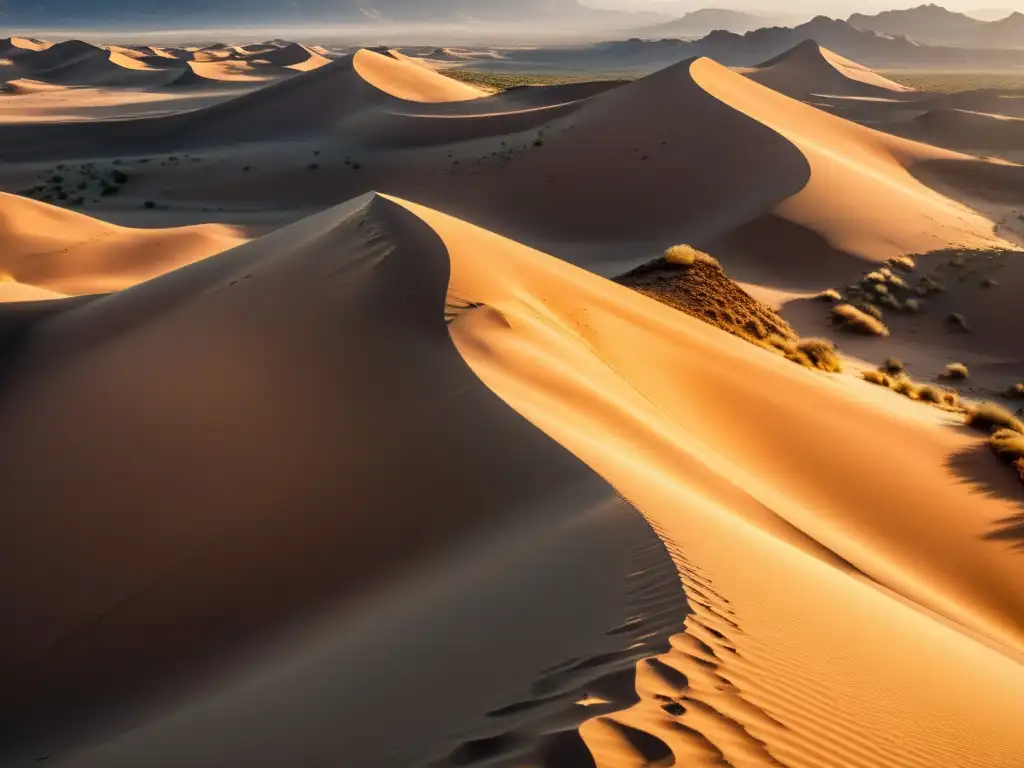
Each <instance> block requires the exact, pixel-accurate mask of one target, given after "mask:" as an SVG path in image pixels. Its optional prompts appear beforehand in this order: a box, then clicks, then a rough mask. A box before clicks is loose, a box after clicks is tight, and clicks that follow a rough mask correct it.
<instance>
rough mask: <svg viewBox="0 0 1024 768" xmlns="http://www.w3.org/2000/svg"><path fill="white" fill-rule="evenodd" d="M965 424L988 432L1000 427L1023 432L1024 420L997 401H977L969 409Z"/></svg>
mask: <svg viewBox="0 0 1024 768" xmlns="http://www.w3.org/2000/svg"><path fill="white" fill-rule="evenodd" d="M966 424H967V426H969V427H971V428H972V429H976V430H978V431H979V432H988V433H989V434H991V433H993V432H995V431H998V430H1001V429H1008V430H1011V431H1013V432H1019V433H1021V434H1024V422H1022V421H1021V420H1020V419H1018V418H1017V417H1016V416H1014V415H1013V414H1012V413H1010V411H1008V410H1007V409H1006V408H1003V406H1001V405H999V404H998V403H979V404H978V405H976V406H974V407H973V408H971V409H969V410H968V411H967V421H966Z"/></svg>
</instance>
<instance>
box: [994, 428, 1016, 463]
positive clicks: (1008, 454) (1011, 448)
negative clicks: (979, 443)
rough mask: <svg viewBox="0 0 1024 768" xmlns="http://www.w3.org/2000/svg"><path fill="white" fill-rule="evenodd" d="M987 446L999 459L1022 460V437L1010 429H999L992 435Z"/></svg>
mask: <svg viewBox="0 0 1024 768" xmlns="http://www.w3.org/2000/svg"><path fill="white" fill-rule="evenodd" d="M989 445H991V446H992V451H993V452H994V453H995V454H996V455H997V456H999V457H1000V458H1004V459H1010V460H1013V461H1016V460H1018V459H1024V435H1022V434H1021V433H1020V432H1014V431H1013V430H1012V429H1000V430H998V431H997V432H995V433H994V434H993V435H992V438H991V440H990V441H989Z"/></svg>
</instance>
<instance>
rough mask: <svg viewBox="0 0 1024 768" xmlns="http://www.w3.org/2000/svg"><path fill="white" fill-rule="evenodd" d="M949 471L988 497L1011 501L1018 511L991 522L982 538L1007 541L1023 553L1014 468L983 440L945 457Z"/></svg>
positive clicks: (1020, 497)
mask: <svg viewBox="0 0 1024 768" xmlns="http://www.w3.org/2000/svg"><path fill="white" fill-rule="evenodd" d="M946 467H947V468H948V469H949V470H950V473H951V474H953V475H955V476H956V477H957V478H959V479H960V480H962V481H963V482H964V483H966V484H967V485H969V486H970V488H971V490H972V491H974V492H976V493H979V494H982V495H984V496H986V497H988V498H992V499H996V500H999V501H1005V502H1009V503H1011V504H1013V505H1014V506H1015V507H1016V508H1017V511H1016V512H1015V513H1014V514H1012V515H1010V516H1009V517H1004V518H1001V519H998V520H994V521H993V522H992V528H991V530H989V531H987V532H986V533H985V534H984V535H983V536H982V538H983V539H985V540H987V541H995V542H1002V543H1005V544H1008V545H1009V546H1010V548H1011V549H1014V550H1016V551H1018V552H1020V553H1021V554H1024V487H1022V486H1021V483H1020V481H1019V480H1018V479H1017V478H1016V476H1015V474H1014V472H1013V471H1012V470H1010V469H1008V468H1007V467H1006V466H1005V465H1004V464H1002V463H1000V461H999V460H998V459H997V458H996V457H995V456H994V455H993V454H992V452H991V451H990V450H989V449H988V447H987V446H986V445H984V444H978V445H973V446H971V447H969V448H967V449H965V450H962V451H959V452H957V453H954V454H953V455H951V456H950V457H949V458H948V459H947V460H946Z"/></svg>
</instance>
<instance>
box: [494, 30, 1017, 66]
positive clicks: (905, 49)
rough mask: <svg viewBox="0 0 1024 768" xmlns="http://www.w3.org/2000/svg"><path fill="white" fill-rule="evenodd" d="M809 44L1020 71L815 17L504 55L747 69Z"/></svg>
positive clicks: (549, 62)
mask: <svg viewBox="0 0 1024 768" xmlns="http://www.w3.org/2000/svg"><path fill="white" fill-rule="evenodd" d="M807 41H814V42H816V43H818V44H819V45H821V46H823V47H825V48H828V49H829V50H832V51H835V52H836V53H838V54H839V55H841V56H843V57H846V58H848V59H852V60H854V61H857V62H859V63H861V64H864V65H866V66H869V67H872V68H875V69H943V70H951V69H989V68H999V69H1004V68H1006V69H1008V68H1019V67H1024V49H1012V48H1002V49H981V48H962V47H953V46H934V45H925V44H922V43H918V42H915V41H913V40H910V39H908V38H907V37H903V36H894V35H883V34H878V33H876V32H871V31H867V30H863V29H858V28H857V27H855V26H853V25H852V24H850V23H849V22H846V21H842V20H839V19H830V18H828V17H825V16H818V17H816V18H814V19H812V20H811V21H809V22H807V23H806V24H800V25H798V26H796V27H792V28H790V27H765V28H761V29H757V30H753V31H751V32H746V33H744V34H736V33H734V32H727V31H724V30H717V31H714V32H712V33H710V34H709V35H706V36H704V37H702V38H700V39H699V40H678V39H664V40H644V39H640V38H632V39H629V40H619V41H614V42H607V43H600V44H597V45H593V46H588V47H586V48H573V49H560V50H559V49H544V48H541V49H537V50H535V51H523V52H520V53H516V54H515V55H514V56H510V57H509V61H508V62H507V63H506V64H496V65H494V67H491V68H506V69H507V68H510V67H511V68H514V67H516V66H521V65H522V64H524V63H526V64H528V65H529V66H531V67H533V68H538V69H539V68H545V69H547V68H550V69H553V70H554V69H559V68H565V67H574V68H580V69H584V68H602V69H606V70H611V71H615V70H618V71H633V70H636V71H640V70H650V69H654V68H657V67H661V66H665V65H668V64H671V63H674V62H677V61H681V60H683V59H687V58H692V57H695V56H708V57H710V58H713V59H715V60H716V61H718V62H720V63H722V64H726V65H728V66H753V65H756V64H760V63H761V62H763V61H766V60H768V59H771V58H774V57H776V56H779V55H780V54H782V53H785V52H786V51H788V50H790V49H792V48H795V47H796V46H798V45H800V44H801V43H805V42H807Z"/></svg>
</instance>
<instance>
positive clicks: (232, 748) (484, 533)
mask: <svg viewBox="0 0 1024 768" xmlns="http://www.w3.org/2000/svg"><path fill="white" fill-rule="evenodd" d="M29 311H30V312H38V311H39V310H38V309H36V308H35V307H30V308H29ZM4 318H5V316H2V315H0V320H3V319H4ZM6 320H7V322H17V323H19V325H18V328H19V331H18V334H19V335H18V340H19V346H18V350H19V352H18V356H17V358H15V360H14V363H13V365H14V368H13V371H14V372H16V374H17V375H16V376H15V377H12V378H11V380H10V383H9V384H8V386H7V387H6V388H5V392H4V397H3V400H2V403H0V407H2V408H3V411H4V413H5V425H6V426H5V429H4V431H3V432H2V433H0V456H2V458H3V461H0V468H2V469H0V476H2V479H3V483H4V486H5V488H6V489H7V494H8V496H9V497H11V498H16V499H18V501H19V503H18V505H17V507H16V508H15V509H14V510H12V512H11V513H9V514H8V516H7V523H6V533H5V535H6V536H7V539H8V541H9V542H11V545H12V552H14V553H16V554H17V557H15V558H13V559H9V560H5V561H4V562H3V564H2V565H0V568H2V569H3V575H4V578H3V579H2V580H0V584H3V585H4V587H3V601H4V602H3V605H4V610H5V615H6V616H8V620H9V621H10V622H12V627H13V631H10V632H8V633H6V634H5V636H4V639H3V641H2V643H3V651H4V653H3V657H2V658H3V659H4V663H5V665H7V668H8V669H11V670H13V671H12V672H11V673H9V674H8V675H7V676H6V677H5V682H4V684H3V686H2V687H0V691H2V694H0V695H2V698H3V700H4V701H5V702H11V706H10V707H9V709H10V711H13V712H15V716H14V718H13V719H8V720H6V721H5V722H4V725H3V728H4V738H3V739H2V740H0V743H2V744H4V745H5V750H6V751H5V755H6V756H8V757H14V756H16V757H18V758H20V759H23V760H25V761H31V760H34V759H39V758H41V757H47V758H49V759H50V760H52V761H54V762H55V763H57V764H59V765H66V766H75V767H76V768H79V767H80V768H86V767H91V766H103V767H104V768H118V766H128V765H137V764H138V762H139V760H140V759H143V758H144V759H145V760H146V762H147V765H152V766H155V767H156V768H172V767H173V768H178V767H179V766H186V765H189V766H194V765H216V764H224V763H232V762H238V761H244V762H249V761H251V760H255V759H257V758H258V759H259V760H260V761H261V762H263V763H264V764H267V765H284V764H287V765H293V766H305V765H316V764H322V763H323V761H324V760H325V759H326V760H333V759H335V758H337V759H344V760H346V761H351V762H353V763H358V764H361V765H362V764H375V765H380V766H385V767H386V766H401V765H407V764H410V763H414V762H423V761H427V762H429V763H431V764H436V765H440V766H456V765H467V764H476V763H478V762H482V761H485V760H491V761H501V760H503V759H504V760H507V761H510V760H514V759H518V760H519V761H520V762H526V763H527V764H531V765H540V766H545V768H556V766H559V767H560V766H565V765H567V764H573V765H575V764H587V765H596V766H601V767H602V768H604V767H605V766H608V767H609V768H612V767H615V766H625V765H641V764H645V763H647V764H651V763H653V764H657V763H658V761H661V762H662V763H664V764H669V761H672V762H674V764H694V765H701V764H715V761H717V762H718V764H722V763H725V762H727V763H729V764H733V765H750V766H759V765H765V766H769V765H770V766H777V765H779V764H783V765H787V766H794V767H795V768H803V767H804V766H806V767H807V768H810V767H811V766H836V767H837V768H839V767H840V766H842V767H844V768H850V767H853V768H857V767H858V766H865V768H866V767H867V766H872V767H875V766H893V768H897V767H898V768H904V767H905V766H910V765H921V766H926V765H938V764H942V765H947V766H965V767H967V766H977V765H979V764H980V765H985V766H987V767H988V766H991V767H992V768H1003V767H1005V768H1014V767H1015V765H1016V762H1015V761H1017V760H1018V758H1019V755H1020V754H1021V750H1022V749H1024V741H1022V738H1024V737H1022V736H1021V735H1020V733H1019V729H1017V728H1015V727H1014V725H1015V724H1016V722H1018V721H1019V720H1020V719H1021V717H1024V708H1022V707H1024V672H1022V669H1024V667H1022V665H1021V659H1022V655H1021V654H1022V651H1024V602H1022V599H1024V598H1022V595H1024V592H1022V591H1021V590H1020V589H1019V584H1020V578H1021V572H1020V560H1019V558H1020V555H1019V553H1018V552H1016V551H1014V550H1013V549H1012V548H1011V547H1009V546H1008V542H1007V541H1003V540H1000V539H999V538H997V537H996V538H994V537H992V535H991V534H992V533H993V527H994V526H997V525H998V521H1000V520H1006V519H1008V518H1011V517H1012V516H1013V515H1014V514H1016V511H1017V510H1018V504H1017V502H1015V501H1013V500H1012V499H1013V498H1014V497H1013V496H1012V495H1011V494H1013V493H1016V492H1017V491H1014V490H1012V479H1011V478H1010V477H1009V475H1008V474H1007V473H1005V471H1003V470H1002V468H1000V467H999V466H998V465H997V464H996V463H995V462H994V460H993V459H992V458H991V456H988V455H986V454H985V453H983V452H982V451H983V450H984V449H982V448H981V446H980V445H979V439H978V438H977V437H974V436H972V435H970V434H967V433H965V432H964V431H962V430H961V429H958V428H956V427H954V426H953V425H952V422H951V421H950V420H949V419H948V417H945V416H943V415H942V414H941V413H940V412H938V411H935V410H930V409H928V408H925V407H923V406H920V405H917V404H914V403H911V402H909V401H907V400H904V399H901V398H897V397H895V396H893V395H891V393H887V392H883V391H881V390H878V389H877V388H872V387H870V386H869V385H867V384H865V383H863V382H857V381H855V380H852V379H845V380H840V379H836V378H832V377H827V376H825V375H824V374H821V373H816V372H812V371H808V370H806V369H803V368H800V367H798V366H795V365H793V364H791V363H789V362H787V361H784V360H782V359H781V358H779V357H776V356H773V355H771V354H770V353H768V352H765V351H764V350H761V349H758V348H756V347H754V346H752V345H750V344H747V343H745V342H742V341H740V340H738V339H735V338H733V337H730V336H728V335H727V334H724V333H723V332H721V331H718V330H717V329H715V328H712V327H710V326H708V325H705V324H703V323H701V322H699V321H697V320H695V319H693V318H690V317H688V316H685V315H683V314H682V313H679V312H676V311H674V310H671V309H669V308H667V307H665V306H663V305H660V304H658V303H656V302H654V301H652V300H651V299H648V298H646V297H644V296H641V295H639V294H637V293H634V292H632V291H630V290H628V289H626V288H624V287H621V286H618V285H615V284H613V283H612V282H610V281H608V280H605V279H603V278H601V277H598V276H596V275H593V274H590V273H588V272H585V271H583V270H580V269H578V268H575V267H573V266H571V265H569V264H566V263H565V262H562V261H560V260H557V259H554V258H552V257H549V256H546V255H544V254H542V253H539V252H536V251H533V250H530V249H528V248H525V247H523V246H521V245H519V244H517V243H514V242H512V241H509V240H506V239H504V238H501V237H499V236H497V235H494V234H491V233H488V232H486V231H483V230H480V229H478V228H476V227H474V226H471V225H469V224H466V223H464V222H462V221H459V220H457V219H453V218H451V217H448V216H446V215H443V214H440V213H437V212H435V211H433V210H430V209H427V208H423V207H421V206H419V205H416V204H413V203H409V202H406V201H403V200H400V199H396V198H392V197H382V196H375V197H369V198H362V199H359V200H355V201H352V202H351V203H348V204H346V205H343V206H341V207H339V208H335V209H331V210H328V211H325V212H323V213H321V214H319V215H316V216H314V217H312V218H309V219H307V220H304V221H302V222H299V223H297V224H295V225H292V226H291V227H287V228H284V229H281V230H278V231H277V232H275V233H273V234H271V235H268V236H266V237H264V238H262V239H260V240H258V241H255V242H253V243H249V244H247V245H245V246H242V247H240V248H237V249H234V250H232V251H229V252H227V253H224V254H221V255H219V256H215V257H212V258H210V259H207V260H205V261H203V262H200V263H198V264H195V265H192V266H190V267H187V268H185V269H182V270H179V271H176V272H174V273H171V274H169V275H166V276H164V277H161V278H158V279H155V280H153V281H150V282H148V283H145V284H143V285H139V286H137V287H135V288H130V289H128V290H125V291H123V292H121V293H119V294H116V295H114V296H110V297H106V298H99V299H94V300H90V301H88V302H87V303H85V304H78V305H74V304H72V305H69V306H68V307H67V308H66V309H63V308H62V307H61V306H60V305H59V304H58V305H57V306H56V307H54V308H53V309H51V314H49V315H43V316H36V315H30V316H29V317H28V318H25V317H21V318H18V317H15V316H12V315H8V316H6ZM446 322H447V323H448V325H447V332H446V325H445V324H446ZM449 334H450V337H449ZM371 341H372V344H371V343H368V342H371ZM256 371H258V372H259V375H253V373H254V372H256ZM121 381H124V382H130V386H125V387H121V386H119V385H117V384H112V382H121ZM168 381H173V382H174V386H173V387H170V388H168V387H167V382H168ZM488 390H491V391H488ZM154 392H159V393H160V398H161V401H160V407H159V408H154V407H153V406H152V401H151V397H152V393H154ZM299 392H301V393H302V394H301V396H297V395H298V393H299ZM339 393H341V394H342V396H339ZM495 395H497V397H495ZM498 398H500V400H499V399H498ZM522 417H525V420H524V418H522ZM531 424H532V426H531ZM68 429H72V430H73V434H74V435H75V439H74V440H73V441H67V440H60V439H58V435H66V434H67V431H68ZM542 433H546V436H545V434H542ZM197 434H203V435H207V436H208V437H207V439H204V440H197V439H196V435H197ZM595 435H600V436H601V439H600V440H595V439H594V436H595ZM150 436H152V437H150ZM157 436H159V437H157ZM483 436H486V439H481V438H482V437H483ZM840 437H841V438H842V439H841V440H840V439H839V438H840ZM559 444H560V445H559ZM566 449H567V450H566ZM43 451H45V452H46V455H47V464H46V469H45V471H46V472H47V473H50V472H52V471H53V470H54V469H55V468H60V469H61V477H62V482H61V483H59V484H58V483H48V482H44V481H42V476H41V473H42V472H44V469H43V468H41V467H40V464H39V463H38V462H37V461H34V460H33V459H32V457H34V456H37V455H39V454H40V453H41V452H43ZM570 454H575V457H573V456H572V455H570ZM975 454H977V456H975ZM824 457H827V458H824ZM975 459H976V460H975ZM588 467H589V469H588ZM809 467H813V469H814V471H808V468H809ZM282 468H287V471H285V472H282ZM399 473H400V474H399ZM595 473H596V474H595ZM598 475H599V476H600V478H599V477H598ZM48 476H49V475H48ZM399 476H400V477H401V478H402V482H395V481H394V480H395V478H396V477H399ZM906 477H914V478H915V482H914V483H913V484H906V483H902V482H900V481H899V480H898V478H906ZM601 478H603V480H602V479H601ZM978 482H984V483H985V484H986V485H987V486H988V487H989V488H990V489H991V492H990V493H986V494H981V493H977V492H975V490H974V486H973V484H974V483H978ZM612 489H614V491H617V492H618V493H619V494H621V495H622V497H624V498H625V499H628V500H629V502H630V504H631V505H633V506H630V505H629V504H625V503H623V502H622V501H620V500H617V499H616V496H615V493H614V492H613V490H612ZM633 507H635V508H636V509H638V510H639V511H640V512H641V513H642V514H643V517H644V518H646V521H647V522H646V523H645V522H644V521H643V519H641V518H640V517H639V516H638V515H637V514H636V512H635V511H634V510H633ZM139 509H146V510H147V511H148V514H146V515H140V514H138V510H139ZM424 510H431V511H432V514H429V515H427V514H424ZM648 524H649V526H650V527H648ZM652 530H653V532H655V533H656V534H657V538H655V537H654V536H653V535H652ZM399 532H400V535H396V534H398V533H399ZM83 543H88V545H89V546H85V547H83ZM340 554H344V557H339V555H340ZM185 563H187V566H186V565H185ZM396 563H397V564H399V566H398V567H396ZM268 564H271V565H269V566H268ZM421 565H422V566H423V567H424V568H425V569H424V570H416V568H417V567H418V566H421ZM427 565H430V566H431V567H429V568H426V566H427ZM27 569H30V570H31V574H33V576H32V578H26V576H27V574H28V570H27ZM41 574H44V575H41ZM105 574H116V578H101V576H102V575H105ZM227 574H230V576H229V577H228V576H227ZM388 577H390V581H385V579H386V578H388ZM636 579H640V581H639V582H636V581H635V580H636ZM15 585H17V586H15ZM532 585H536V586H535V587H533V586H532ZM373 586H376V587H381V588H383V587H385V586H387V589H386V590H385V591H382V592H379V593H378V592H370V591H368V590H370V589H371V587H373ZM680 586H682V588H683V589H680ZM683 590H685V593H686V597H685V598H684V597H683V595H682V592H683ZM359 594H363V595H371V594H372V595H373V596H374V597H373V599H372V605H361V604H359V603H353V602H352V600H353V598H354V597H356V596H357V595H359ZM196 595H201V596H202V599H201V600H196V599H194V598H195V596H196ZM570 605H571V606H572V609H571V610H567V606H570ZM487 606H490V607H489V608H488V607H487ZM343 608H344V609H345V611H346V613H345V614H342V616H340V617H339V616H336V614H337V612H338V611H339V610H341V609H343ZM499 608H500V609H499ZM346 615H347V618H346ZM324 622H326V624H325V623H324ZM72 627H77V628H78V629H77V631H75V632H74V633H73V634H71V635H68V634H67V633H68V631H69V630H70V629H71V628H72ZM59 637H64V638H65V639H64V640H63V641H62V642H61V643H60V644H59V646H57V648H56V649H55V650H52V651H50V652H49V653H42V649H44V648H48V647H51V646H52V644H53V642H54V639H55V638H59ZM143 637H144V638H147V640H146V642H135V641H133V640H132V639H133V638H143ZM271 640H273V642H272V643H270V641H271ZM638 642H639V643H640V644H639V645H637V643H638ZM268 643H269V645H268ZM499 658H500V659H501V663H500V664H497V665H495V663H494V660H496V659H499ZM114 659H116V664H115V663H113V662H114ZM228 659H233V660H234V663H233V664H232V665H231V666H230V667H226V666H224V665H225V663H226V661H227V660H228ZM951 659H955V660H956V661H955V663H951V661H950V660H951ZM27 660H31V661H32V663H31V664H25V663H24V662H25V661H27ZM56 680H59V681H60V682H61V685H62V688H63V690H64V691H65V694H64V695H63V696H62V697H61V698H60V699H59V700H58V701H55V700H54V698H53V697H52V696H50V695H45V696H44V695H42V694H41V693H40V692H41V691H47V690H52V687H53V685H54V681H56ZM197 680H202V681H203V682H202V685H197V684H194V683H195V682H196V681H197ZM342 681H344V684H341V683H342ZM172 683H175V684H176V685H172ZM370 691H373V692H374V695H367V694H368V693H369V692H370ZM837 691H841V692H842V695H838V694H837ZM951 691H954V692H955V695H951V693H950V692H951ZM422 697H426V698H422ZM421 700H429V703H430V706H429V707H425V708H424V711H423V712H422V713H420V714H419V715H418V716H417V717H416V718H412V719H411V720H410V718H409V717H408V712H406V711H405V710H404V708H402V707H397V708H396V706H395V703H396V701H421ZM578 701H585V702H587V704H586V705H580V704H577V703H575V702H578ZM13 702H17V704H18V706H17V707H16V708H15V707H14V706H13ZM128 702H131V707H132V709H133V710H134V711H131V712H130V711H127V706H128V704H127V703H128ZM824 702H827V705H825V704H824ZM287 713H291V714H290V715H287ZM339 713H343V714H344V716H345V718H346V723H347V724H348V725H350V726H352V727H346V728H338V727H337V718H338V716H339ZM399 723H404V724H405V727H404V729H403V732H402V733H403V737H402V738H401V739H398V740H389V739H388V738H387V737H388V736H389V735H390V734H392V733H393V732H394V731H393V729H394V728H396V727H398V724H399ZM71 724H74V728H70V729H69V727H70V725H71ZM243 724H245V725H246V726H247V727H242V726H243ZM256 724H258V726H259V727H253V726H254V725H256ZM577 728H578V731H577ZM577 733H578V735H577ZM58 734H59V740H58ZM300 734H301V736H300ZM569 755H574V758H573V760H574V762H567V761H568V760H569Z"/></svg>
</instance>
